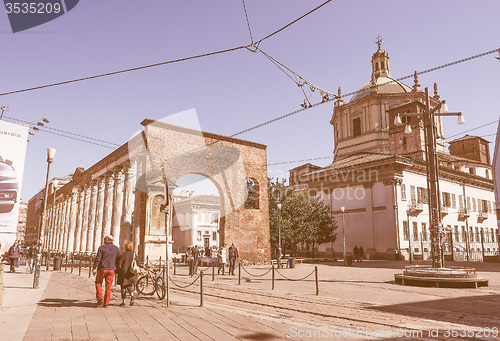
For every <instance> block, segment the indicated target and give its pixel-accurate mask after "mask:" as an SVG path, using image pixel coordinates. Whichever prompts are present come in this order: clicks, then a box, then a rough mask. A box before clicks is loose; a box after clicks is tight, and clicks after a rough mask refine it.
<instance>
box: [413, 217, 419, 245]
mask: <svg viewBox="0 0 500 341" xmlns="http://www.w3.org/2000/svg"><path fill="white" fill-rule="evenodd" d="M413 240H414V241H417V240H418V223H417V222H416V221H414V222H413Z"/></svg>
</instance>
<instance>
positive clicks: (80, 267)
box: [78, 255, 82, 276]
mask: <svg viewBox="0 0 500 341" xmlns="http://www.w3.org/2000/svg"><path fill="white" fill-rule="evenodd" d="M81 274H82V255H80V262H79V263H78V276H80V275H81Z"/></svg>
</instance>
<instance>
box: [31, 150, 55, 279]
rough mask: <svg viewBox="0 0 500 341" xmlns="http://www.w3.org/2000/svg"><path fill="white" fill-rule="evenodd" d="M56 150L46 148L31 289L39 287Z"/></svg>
mask: <svg viewBox="0 0 500 341" xmlns="http://www.w3.org/2000/svg"><path fill="white" fill-rule="evenodd" d="M55 153H56V150H55V149H54V148H47V177H46V178H45V200H44V201H43V213H42V221H41V224H40V228H39V229H38V248H37V255H36V265H35V272H34V275H33V289H38V288H39V287H40V266H41V264H40V263H41V262H40V261H41V258H42V247H43V239H44V234H45V221H46V220H47V219H46V217H45V216H46V211H47V197H48V185H49V177H50V164H51V163H52V161H53V160H54V155H55Z"/></svg>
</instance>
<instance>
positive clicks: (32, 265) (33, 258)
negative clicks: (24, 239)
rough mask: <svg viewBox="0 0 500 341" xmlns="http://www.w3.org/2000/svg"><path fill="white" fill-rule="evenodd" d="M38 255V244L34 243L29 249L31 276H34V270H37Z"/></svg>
mask: <svg viewBox="0 0 500 341" xmlns="http://www.w3.org/2000/svg"><path fill="white" fill-rule="evenodd" d="M37 253H38V243H37V242H33V244H31V245H30V247H29V249H28V262H29V263H28V264H29V269H30V274H32V273H33V270H34V269H35V262H36V255H37Z"/></svg>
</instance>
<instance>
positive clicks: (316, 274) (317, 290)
mask: <svg viewBox="0 0 500 341" xmlns="http://www.w3.org/2000/svg"><path fill="white" fill-rule="evenodd" d="M314 276H315V277H316V295H319V286H318V267H317V266H315V267H314Z"/></svg>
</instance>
